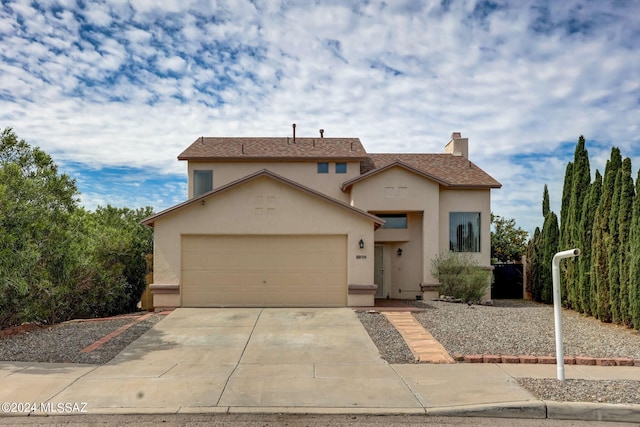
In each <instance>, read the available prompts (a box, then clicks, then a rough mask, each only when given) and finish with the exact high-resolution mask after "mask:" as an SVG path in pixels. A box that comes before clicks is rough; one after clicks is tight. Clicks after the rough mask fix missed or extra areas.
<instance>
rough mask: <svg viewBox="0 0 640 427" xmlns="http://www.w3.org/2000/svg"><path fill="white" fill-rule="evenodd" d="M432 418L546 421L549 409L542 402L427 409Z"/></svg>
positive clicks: (531, 401) (530, 401) (532, 401)
mask: <svg viewBox="0 0 640 427" xmlns="http://www.w3.org/2000/svg"><path fill="white" fill-rule="evenodd" d="M427 415H428V416H431V417H486V418H528V419H544V418H546V417H547V407H546V405H545V403H544V402H542V401H540V400H528V401H523V402H510V403H504V404H502V403H487V404H477V405H464V406H443V407H434V408H427Z"/></svg>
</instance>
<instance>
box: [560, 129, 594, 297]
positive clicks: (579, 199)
mask: <svg viewBox="0 0 640 427" xmlns="http://www.w3.org/2000/svg"><path fill="white" fill-rule="evenodd" d="M585 143H586V142H585V139H584V136H583V135H580V138H578V143H577V144H576V150H575V153H574V156H573V166H572V167H571V176H570V181H571V182H570V185H567V183H566V182H565V191H567V188H568V191H569V194H568V201H566V202H564V199H565V196H564V195H563V203H566V204H567V206H566V212H565V219H564V220H563V219H562V218H561V223H560V226H561V227H562V229H561V231H560V234H561V240H560V242H561V243H560V249H561V250H565V249H573V248H580V249H582V248H583V247H584V246H585V245H584V242H583V234H584V233H583V229H582V228H581V224H580V222H581V220H582V207H583V205H584V201H585V199H586V198H587V196H588V193H589V186H590V182H591V170H590V166H589V152H588V151H587V150H586V148H585ZM568 169H569V168H568V167H567V170H568ZM567 178H568V177H567V176H565V180H566V179H567ZM563 233H564V235H563ZM562 236H563V237H562ZM588 244H591V241H589V243H588ZM579 266H580V262H579V259H577V258H572V259H569V260H567V262H566V263H565V270H564V278H563V283H564V286H565V287H566V289H567V294H566V303H567V306H569V307H571V308H573V309H579V305H580V302H579V300H580V297H579V294H580V292H579V291H578V285H579V281H580V280H579V274H580V271H579Z"/></svg>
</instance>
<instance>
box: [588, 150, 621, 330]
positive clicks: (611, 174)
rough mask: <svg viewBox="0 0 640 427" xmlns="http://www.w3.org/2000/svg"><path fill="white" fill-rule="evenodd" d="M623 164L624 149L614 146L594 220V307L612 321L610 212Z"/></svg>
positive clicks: (603, 318)
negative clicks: (617, 178)
mask: <svg viewBox="0 0 640 427" xmlns="http://www.w3.org/2000/svg"><path fill="white" fill-rule="evenodd" d="M621 166H622V156H621V155H620V149H619V148H617V147H613V148H612V149H611V158H610V159H609V160H608V161H607V165H606V167H605V172H604V180H603V183H602V197H601V198H600V203H599V205H598V208H597V210H596V213H595V217H594V223H593V251H592V253H591V280H593V281H595V282H594V283H595V288H596V289H595V290H596V293H595V299H594V304H592V306H591V309H592V312H593V313H594V315H595V316H596V317H597V318H598V319H600V320H601V321H603V322H611V298H610V296H609V289H610V283H609V251H608V247H609V246H608V245H609V239H610V238H611V234H610V224H609V219H610V214H611V204H612V201H613V193H614V191H615V179H616V176H617V174H618V170H619V169H620V168H621Z"/></svg>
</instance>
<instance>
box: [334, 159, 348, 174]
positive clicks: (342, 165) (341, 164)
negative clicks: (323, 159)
mask: <svg viewBox="0 0 640 427" xmlns="http://www.w3.org/2000/svg"><path fill="white" fill-rule="evenodd" d="M338 166H341V167H344V170H343V169H342V168H340V170H339V169H338ZM336 173H337V174H343V173H347V162H336Z"/></svg>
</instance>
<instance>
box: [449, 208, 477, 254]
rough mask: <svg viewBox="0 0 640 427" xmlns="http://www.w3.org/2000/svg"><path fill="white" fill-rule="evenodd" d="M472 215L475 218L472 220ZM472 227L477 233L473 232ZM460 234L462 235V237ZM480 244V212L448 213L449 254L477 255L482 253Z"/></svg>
mask: <svg viewBox="0 0 640 427" xmlns="http://www.w3.org/2000/svg"><path fill="white" fill-rule="evenodd" d="M472 215H473V216H475V217H474V218H472V217H471V216H472ZM458 216H459V217H458ZM465 223H466V224H465ZM474 227H475V228H476V229H477V231H474ZM465 228H466V229H465ZM461 234H463V236H462V237H461ZM481 242H482V213H481V212H477V211H470V212H457V211H456V212H449V250H450V251H451V252H460V253H479V252H482V244H481Z"/></svg>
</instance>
